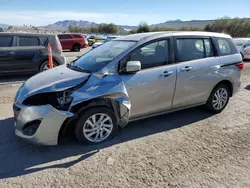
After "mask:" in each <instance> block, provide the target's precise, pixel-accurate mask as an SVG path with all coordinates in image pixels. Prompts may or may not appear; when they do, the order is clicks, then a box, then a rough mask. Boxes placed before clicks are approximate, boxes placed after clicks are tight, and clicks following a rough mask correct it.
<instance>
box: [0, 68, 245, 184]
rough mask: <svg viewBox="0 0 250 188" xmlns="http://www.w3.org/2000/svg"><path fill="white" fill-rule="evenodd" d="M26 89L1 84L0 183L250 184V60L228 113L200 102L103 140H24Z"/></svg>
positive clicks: (128, 128)
mask: <svg viewBox="0 0 250 188" xmlns="http://www.w3.org/2000/svg"><path fill="white" fill-rule="evenodd" d="M18 87H19V85H18V84H17V85H2V86H0V107H1V108H0V187H88V188H90V187H108V188H110V187H126V188H129V187H131V188H135V187H142V188H145V187H192V188H193V187H213V188H214V187H219V188H223V187H233V188H235V187H250V64H247V65H246V67H245V69H244V71H243V76H242V87H241V91H240V93H238V94H237V95H236V96H234V97H233V98H232V100H231V101H230V103H229V105H228V107H227V108H226V109H225V111H223V112H222V113H221V114H218V115H213V114H210V113H208V112H206V111H205V110H204V109H203V108H201V107H198V108H193V109H189V110H184V111H181V112H177V113H173V114H169V115H162V116H159V117H155V118H150V119H147V120H143V121H138V122H134V123H131V124H129V125H128V126H127V127H126V128H124V129H123V130H122V131H121V133H120V134H119V135H118V137H116V139H114V140H112V141H109V142H106V143H104V144H101V145H98V146H81V145H79V144H78V143H77V142H76V141H75V140H74V139H69V140H67V141H65V142H63V143H62V144H61V145H59V146H55V147H41V146H35V145H31V144H28V143H26V142H24V141H22V140H20V139H19V138H17V137H16V136H15V135H14V125H13V118H12V117H13V113H12V109H11V105H12V102H13V98H14V95H15V92H16V90H17V88H18Z"/></svg>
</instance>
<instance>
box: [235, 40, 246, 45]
mask: <svg viewBox="0 0 250 188" xmlns="http://www.w3.org/2000/svg"><path fill="white" fill-rule="evenodd" d="M233 41H234V44H235V45H236V46H243V45H244V44H245V43H246V42H247V39H233Z"/></svg>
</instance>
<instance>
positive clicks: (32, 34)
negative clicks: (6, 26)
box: [0, 32, 56, 36]
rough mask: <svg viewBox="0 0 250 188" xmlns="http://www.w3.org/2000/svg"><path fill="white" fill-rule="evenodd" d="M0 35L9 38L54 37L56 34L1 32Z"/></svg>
mask: <svg viewBox="0 0 250 188" xmlns="http://www.w3.org/2000/svg"><path fill="white" fill-rule="evenodd" d="M0 35H10V36H14V35H15V36H55V35H56V34H43V33H9V32H3V33H0Z"/></svg>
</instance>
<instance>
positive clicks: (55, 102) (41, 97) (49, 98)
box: [23, 90, 73, 110]
mask: <svg viewBox="0 0 250 188" xmlns="http://www.w3.org/2000/svg"><path fill="white" fill-rule="evenodd" d="M71 94H72V90H66V91H61V92H52V93H42V94H37V95H34V96H31V97H28V98H27V99H25V100H24V102H23V104H24V105H30V106H39V105H47V104H50V105H51V106H53V107H54V108H56V109H58V110H68V108H69V106H70V104H71V102H72V101H73V97H72V96H71Z"/></svg>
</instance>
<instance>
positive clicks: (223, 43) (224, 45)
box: [218, 39, 232, 55]
mask: <svg viewBox="0 0 250 188" xmlns="http://www.w3.org/2000/svg"><path fill="white" fill-rule="evenodd" d="M218 46H219V50H220V53H221V54H222V55H229V54H231V53H232V50H231V47H230V44H229V43H228V42H227V40H224V39H218Z"/></svg>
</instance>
